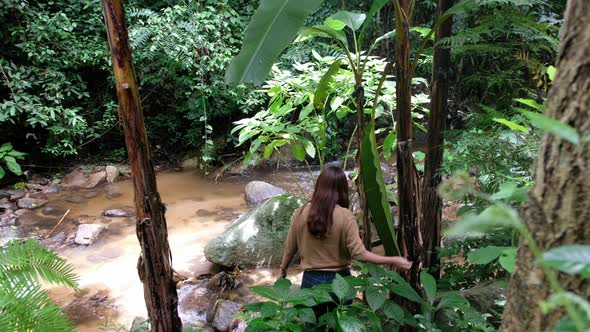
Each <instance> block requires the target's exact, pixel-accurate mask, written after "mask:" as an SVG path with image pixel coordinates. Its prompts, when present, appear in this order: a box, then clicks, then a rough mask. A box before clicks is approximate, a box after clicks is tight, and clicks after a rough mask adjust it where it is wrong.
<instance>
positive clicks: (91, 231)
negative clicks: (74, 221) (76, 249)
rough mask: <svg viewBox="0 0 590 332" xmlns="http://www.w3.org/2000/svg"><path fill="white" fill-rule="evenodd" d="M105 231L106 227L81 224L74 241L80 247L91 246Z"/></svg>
mask: <svg viewBox="0 0 590 332" xmlns="http://www.w3.org/2000/svg"><path fill="white" fill-rule="evenodd" d="M104 229H105V226H104V225H97V224H81V225H79V226H78V232H76V238H75V239H74V241H75V242H76V244H79V245H91V244H93V243H94V241H96V239H97V238H98V236H99V235H100V233H102V231H103V230H104Z"/></svg>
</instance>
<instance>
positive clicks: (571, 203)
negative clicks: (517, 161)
mask: <svg viewBox="0 0 590 332" xmlns="http://www.w3.org/2000/svg"><path fill="white" fill-rule="evenodd" d="M588 21H590V2H589V1H587V0H570V1H568V4H567V9H566V14H565V25H564V27H563V29H562V32H561V34H562V35H561V50H560V54H559V56H558V60H557V67H558V72H557V77H556V79H555V81H554V82H553V89H552V90H551V91H550V93H549V97H548V100H547V113H546V114H547V115H548V116H550V117H552V118H555V119H558V120H559V121H561V122H564V123H567V124H569V125H571V126H572V127H574V128H575V129H576V130H577V131H578V132H579V133H581V135H582V137H584V136H586V135H588V134H590V47H588V45H590V26H589V25H588V24H586V22H588ZM588 174H590V149H588V143H582V145H579V146H575V145H573V144H572V143H570V142H568V141H565V140H563V139H561V138H559V137H557V136H554V135H551V134H545V135H544V136H543V138H542V140H541V147H540V150H539V156H538V160H537V162H536V166H535V185H534V187H533V188H532V189H531V191H530V193H529V203H528V205H527V206H526V207H525V208H524V219H525V222H526V227H527V228H528V230H529V231H530V233H531V235H532V237H533V238H534V240H535V241H536V242H537V243H538V245H539V246H540V248H541V250H544V251H546V250H548V249H550V248H554V247H557V246H561V245H567V244H573V243H578V244H579V243H585V244H587V243H589V242H590V227H588V220H590V177H589V176H588ZM544 279H545V278H544V275H543V273H542V272H541V269H539V267H538V266H537V265H536V264H535V263H534V261H533V258H532V254H531V251H530V249H529V248H528V246H527V245H526V244H525V243H524V242H523V241H522V242H521V245H520V247H519V249H518V254H517V260H516V267H515V270H514V274H513V275H512V279H511V281H510V288H509V290H508V300H507V303H506V307H505V311H504V317H503V322H502V327H501V331H515V332H516V331H518V332H520V331H545V330H549V329H550V328H551V327H552V326H554V325H555V323H556V322H557V321H558V320H559V319H560V317H561V315H562V313H561V312H559V311H556V312H553V313H551V314H548V315H542V313H541V310H540V307H539V302H541V301H543V300H545V299H546V298H547V296H548V295H549V293H550V289H549V285H548V283H547V282H546V280H544ZM559 282H560V284H561V285H562V286H563V287H564V289H567V290H570V291H572V292H576V293H577V294H578V295H580V296H581V297H583V298H588V297H590V279H584V278H582V277H580V276H577V277H576V276H570V275H566V274H563V273H560V274H559Z"/></svg>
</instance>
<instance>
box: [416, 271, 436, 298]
mask: <svg viewBox="0 0 590 332" xmlns="http://www.w3.org/2000/svg"><path fill="white" fill-rule="evenodd" d="M420 282H421V283H422V287H423V288H424V292H425V293H426V297H428V302H429V303H430V304H433V303H434V298H435V297H436V279H434V277H433V276H432V275H430V274H428V273H427V272H426V271H422V272H420Z"/></svg>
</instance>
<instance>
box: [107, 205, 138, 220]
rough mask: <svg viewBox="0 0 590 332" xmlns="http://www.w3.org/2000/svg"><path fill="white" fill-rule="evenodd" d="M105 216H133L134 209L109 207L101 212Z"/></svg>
mask: <svg viewBox="0 0 590 332" xmlns="http://www.w3.org/2000/svg"><path fill="white" fill-rule="evenodd" d="M102 214H103V215H104V216H105V217H112V218H125V217H133V216H135V211H134V210H133V209H132V208H130V207H124V208H118V209H109V210H106V211H104V212H103V213H102Z"/></svg>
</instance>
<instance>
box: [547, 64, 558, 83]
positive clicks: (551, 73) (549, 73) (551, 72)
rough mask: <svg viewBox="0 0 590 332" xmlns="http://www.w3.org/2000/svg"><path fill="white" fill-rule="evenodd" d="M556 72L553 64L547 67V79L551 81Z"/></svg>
mask: <svg viewBox="0 0 590 332" xmlns="http://www.w3.org/2000/svg"><path fill="white" fill-rule="evenodd" d="M556 74H557V68H555V67H554V66H549V67H547V76H549V80H550V81H553V80H554V79H555V75H556Z"/></svg>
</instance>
